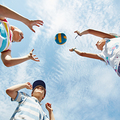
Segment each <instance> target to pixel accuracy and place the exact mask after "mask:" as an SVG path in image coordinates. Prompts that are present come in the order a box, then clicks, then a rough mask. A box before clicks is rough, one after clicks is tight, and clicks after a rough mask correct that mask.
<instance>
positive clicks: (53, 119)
mask: <svg viewBox="0 0 120 120" xmlns="http://www.w3.org/2000/svg"><path fill="white" fill-rule="evenodd" d="M45 106H46V109H47V110H48V112H49V118H50V120H55V118H54V114H53V109H52V107H51V104H50V103H46V104H45Z"/></svg>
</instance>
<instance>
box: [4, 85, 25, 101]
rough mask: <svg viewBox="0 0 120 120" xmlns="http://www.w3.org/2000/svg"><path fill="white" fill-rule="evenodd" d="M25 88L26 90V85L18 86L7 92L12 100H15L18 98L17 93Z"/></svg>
mask: <svg viewBox="0 0 120 120" xmlns="http://www.w3.org/2000/svg"><path fill="white" fill-rule="evenodd" d="M23 88H26V84H25V83H24V84H18V85H14V86H12V87H10V88H8V89H7V90H6V93H7V94H8V95H9V96H10V97H11V98H12V99H15V98H16V96H17V92H18V91H19V90H21V89H23Z"/></svg>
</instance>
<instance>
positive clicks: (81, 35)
mask: <svg viewBox="0 0 120 120" xmlns="http://www.w3.org/2000/svg"><path fill="white" fill-rule="evenodd" d="M74 33H77V34H78V35H79V36H82V35H81V33H80V32H79V31H77V30H76V31H74Z"/></svg>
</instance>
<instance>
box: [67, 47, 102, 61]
mask: <svg viewBox="0 0 120 120" xmlns="http://www.w3.org/2000/svg"><path fill="white" fill-rule="evenodd" d="M69 51H71V52H73V51H75V52H76V53H77V54H78V55H80V56H82V57H88V58H93V59H98V60H102V61H104V59H103V58H101V57H99V56H98V55H97V54H93V53H86V52H81V51H79V50H77V49H76V48H71V49H69Z"/></svg>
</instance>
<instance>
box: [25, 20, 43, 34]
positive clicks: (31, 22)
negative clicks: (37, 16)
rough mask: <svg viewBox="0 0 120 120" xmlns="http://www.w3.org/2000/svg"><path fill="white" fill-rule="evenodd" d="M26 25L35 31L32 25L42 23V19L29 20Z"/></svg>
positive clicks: (38, 25)
mask: <svg viewBox="0 0 120 120" xmlns="http://www.w3.org/2000/svg"><path fill="white" fill-rule="evenodd" d="M26 25H27V26H28V27H29V28H30V29H31V30H32V31H33V32H35V30H34V29H33V26H37V27H40V25H43V21H42V20H29V22H27V23H26Z"/></svg>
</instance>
